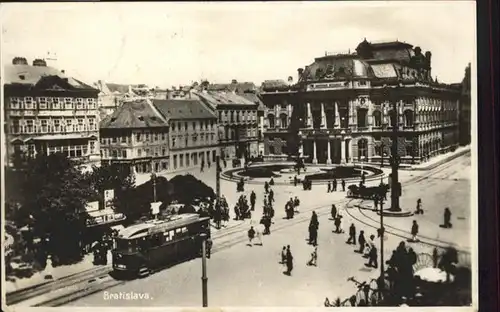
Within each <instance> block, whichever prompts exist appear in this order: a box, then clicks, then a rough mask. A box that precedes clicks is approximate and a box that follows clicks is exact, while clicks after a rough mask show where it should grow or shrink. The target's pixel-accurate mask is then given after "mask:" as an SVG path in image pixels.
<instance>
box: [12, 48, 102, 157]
mask: <svg viewBox="0 0 500 312" xmlns="http://www.w3.org/2000/svg"><path fill="white" fill-rule="evenodd" d="M4 73H5V75H4V83H5V84H4V104H5V105H4V116H5V125H6V127H5V134H6V144H7V148H6V150H7V152H6V159H5V163H6V164H7V165H9V166H17V165H21V164H22V163H23V161H24V160H25V159H26V158H29V157H34V156H35V155H36V154H39V153H42V154H51V153H55V152H62V153H65V154H66V155H67V156H68V157H70V158H73V159H78V160H81V161H82V162H83V163H87V164H94V163H98V162H99V160H100V159H99V128H98V120H99V111H98V107H97V101H98V93H99V90H97V89H95V88H93V87H91V86H89V85H87V84H85V83H83V82H81V81H79V80H77V79H75V78H72V77H69V76H67V75H66V74H65V73H64V72H62V71H59V70H57V69H55V68H52V67H49V66H47V64H46V62H45V61H44V60H41V59H37V60H34V61H33V63H32V65H29V64H28V62H27V60H26V59H25V58H22V57H16V58H14V60H13V62H12V64H10V65H6V66H5V72H4Z"/></svg>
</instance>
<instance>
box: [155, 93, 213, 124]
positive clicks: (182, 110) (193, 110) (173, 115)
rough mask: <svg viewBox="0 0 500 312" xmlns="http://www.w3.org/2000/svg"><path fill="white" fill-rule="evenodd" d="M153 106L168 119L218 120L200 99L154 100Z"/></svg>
mask: <svg viewBox="0 0 500 312" xmlns="http://www.w3.org/2000/svg"><path fill="white" fill-rule="evenodd" d="M152 102H153V105H154V106H155V107H156V109H158V111H159V112H160V113H161V114H162V115H163V116H165V118H166V119H169V120H170V119H206V118H210V119H211V118H214V119H215V118H217V116H215V115H214V114H213V113H212V112H211V111H210V109H209V108H208V107H206V106H205V105H204V104H203V103H202V102H201V101H200V100H199V99H198V98H194V99H193V98H192V99H166V100H156V99H154V100H153V101H152Z"/></svg>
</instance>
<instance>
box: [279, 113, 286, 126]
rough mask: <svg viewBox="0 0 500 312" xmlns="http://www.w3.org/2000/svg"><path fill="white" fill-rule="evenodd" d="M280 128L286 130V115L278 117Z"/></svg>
mask: <svg viewBox="0 0 500 312" xmlns="http://www.w3.org/2000/svg"><path fill="white" fill-rule="evenodd" d="M280 126H281V128H282V129H286V128H288V116H287V115H286V114H281V115H280Z"/></svg>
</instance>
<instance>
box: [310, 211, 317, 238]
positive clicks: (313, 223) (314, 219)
mask: <svg viewBox="0 0 500 312" xmlns="http://www.w3.org/2000/svg"><path fill="white" fill-rule="evenodd" d="M318 227H319V222H318V215H317V214H316V212H314V211H313V212H312V216H311V221H310V222H309V244H311V245H313V246H316V245H317V244H318Z"/></svg>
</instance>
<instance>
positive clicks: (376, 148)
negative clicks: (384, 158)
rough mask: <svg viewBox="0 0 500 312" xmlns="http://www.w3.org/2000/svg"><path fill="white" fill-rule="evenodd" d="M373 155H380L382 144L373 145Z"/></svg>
mask: <svg viewBox="0 0 500 312" xmlns="http://www.w3.org/2000/svg"><path fill="white" fill-rule="evenodd" d="M375 155H376V156H381V155H382V146H380V145H375Z"/></svg>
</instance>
